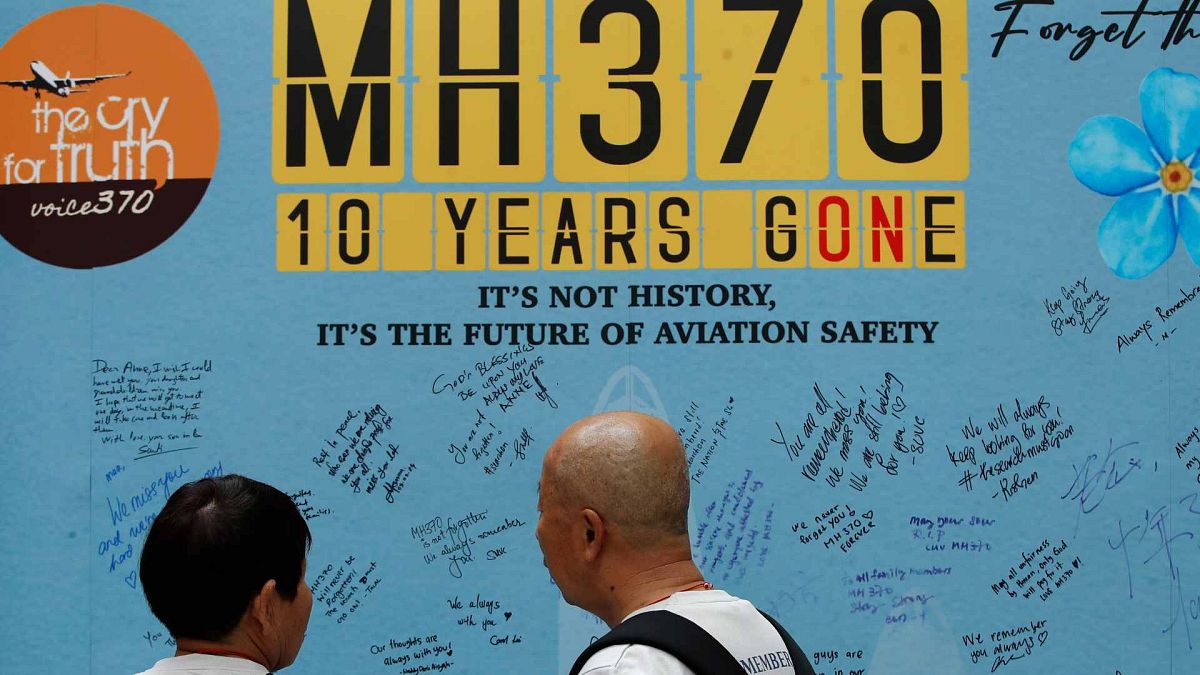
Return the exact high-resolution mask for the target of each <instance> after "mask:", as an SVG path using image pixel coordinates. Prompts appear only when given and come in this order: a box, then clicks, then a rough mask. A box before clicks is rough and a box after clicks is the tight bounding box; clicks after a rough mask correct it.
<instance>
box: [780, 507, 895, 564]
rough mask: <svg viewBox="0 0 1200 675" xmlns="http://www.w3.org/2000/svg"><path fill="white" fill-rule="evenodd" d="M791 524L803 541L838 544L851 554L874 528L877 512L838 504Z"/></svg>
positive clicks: (831, 545)
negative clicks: (851, 550)
mask: <svg viewBox="0 0 1200 675" xmlns="http://www.w3.org/2000/svg"><path fill="white" fill-rule="evenodd" d="M810 520H811V521H812V524H811V525H810V524H809V521H808V520H804V521H801V522H798V523H794V524H792V532H794V533H796V534H798V535H799V537H800V543H802V544H809V543H812V542H816V541H819V542H821V544H822V545H823V546H824V547H825V548H826V549H830V548H833V547H834V546H837V548H838V549H839V550H841V551H842V553H848V552H849V551H850V549H851V548H853V547H854V545H855V544H857V543H858V542H859V541H860V540H861V539H862V538H863V537H865V536H867V534H868V533H870V532H871V530H874V529H875V512H874V511H870V510H868V511H863V512H861V513H860V512H859V511H857V510H855V509H854V508H853V507H852V506H850V505H849V504H845V505H839V504H835V505H833V506H831V507H829V508H828V509H825V510H824V511H822V512H821V513H818V514H816V515H815V516H813V517H812V518H811V519H810Z"/></svg>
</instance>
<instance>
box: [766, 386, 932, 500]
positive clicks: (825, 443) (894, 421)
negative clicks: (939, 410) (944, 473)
mask: <svg viewBox="0 0 1200 675" xmlns="http://www.w3.org/2000/svg"><path fill="white" fill-rule="evenodd" d="M903 394H904V383H903V382H902V381H901V380H900V378H898V377H897V376H896V375H894V374H892V373H890V372H889V373H884V375H883V377H882V378H881V379H880V382H879V383H878V384H877V385H874V386H873V387H872V389H871V391H870V392H868V391H867V388H866V387H865V386H859V387H858V395H856V396H855V397H854V398H850V397H848V396H847V395H846V394H845V393H843V392H842V390H841V389H839V388H837V387H835V388H833V389H832V390H830V393H829V394H826V390H825V389H823V388H822V387H821V385H820V384H818V383H816V382H814V383H813V385H812V396H813V404H812V408H811V409H809V410H808V411H807V412H805V413H803V414H802V415H801V414H797V415H796V418H795V419H798V420H800V421H799V422H794V421H793V422H786V423H785V422H776V423H775V429H774V432H773V434H772V435H771V436H770V437H769V441H770V443H771V444H772V445H773V446H775V447H777V448H779V449H781V450H783V451H784V452H785V453H786V456H787V458H788V460H789V461H791V462H795V463H797V464H799V466H800V475H801V476H802V477H803V478H805V479H806V480H809V481H812V482H816V481H818V480H821V481H822V482H824V483H825V484H826V485H828V486H829V487H831V488H837V487H839V486H841V485H842V484H843V482H842V481H843V479H844V480H845V481H846V483H847V484H849V486H850V487H851V488H852V489H854V490H856V491H858V492H863V491H864V490H866V489H867V486H868V482H869V481H870V479H871V477H872V476H874V475H885V476H890V477H895V476H898V475H900V468H901V466H902V463H907V464H910V465H915V464H916V463H917V457H918V456H920V455H922V454H924V452H925V419H924V418H923V417H921V416H920V415H916V414H913V413H912V412H911V411H909V410H908V407H909V404H908V402H907V401H906V400H905V399H904V395H903ZM797 427H798V428H799V430H797Z"/></svg>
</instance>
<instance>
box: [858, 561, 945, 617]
mask: <svg viewBox="0 0 1200 675" xmlns="http://www.w3.org/2000/svg"><path fill="white" fill-rule="evenodd" d="M952 572H953V568H951V567H938V566H933V567H907V568H905V567H889V568H883V569H880V568H870V569H864V570H862V571H861V572H858V573H856V574H854V575H852V576H846V577H845V578H844V579H843V581H844V583H845V585H846V587H847V590H846V596H847V598H848V599H849V601H850V613H851V614H866V615H872V616H874V615H878V616H881V617H882V618H883V622H884V625H900V624H906V623H923V622H924V621H925V619H926V617H927V615H928V611H927V608H928V605H929V602H930V601H931V600H933V599H934V597H935V596H934V594H933V593H931V592H929V591H927V590H924V589H923V588H922V587H920V586H917V585H916V584H920V583H923V582H926V581H930V580H935V579H939V578H943V577H948V576H950V574H951V573H952Z"/></svg>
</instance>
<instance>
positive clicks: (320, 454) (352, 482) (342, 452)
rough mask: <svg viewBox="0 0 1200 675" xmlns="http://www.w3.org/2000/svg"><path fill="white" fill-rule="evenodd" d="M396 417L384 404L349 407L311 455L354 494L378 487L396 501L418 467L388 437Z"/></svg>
mask: <svg viewBox="0 0 1200 675" xmlns="http://www.w3.org/2000/svg"><path fill="white" fill-rule="evenodd" d="M394 421H395V420H394V419H393V418H392V416H391V414H389V413H388V411H387V410H385V409H384V408H383V406H382V405H375V406H374V407H371V408H368V409H366V410H347V411H346V415H345V417H344V418H343V419H342V422H341V424H339V425H338V427H337V429H336V430H335V431H334V432H333V433H332V434H331V435H329V436H328V437H326V438H325V440H324V442H323V444H322V445H321V447H320V448H319V449H318V451H317V454H316V456H314V457H313V458H312V462H313V464H315V465H316V466H318V467H320V468H321V469H323V470H324V471H325V473H326V474H328V475H329V477H330V478H337V479H339V480H340V481H341V483H342V485H345V486H347V487H348V488H350V491H351V492H353V493H354V494H368V495H369V494H371V493H373V492H376V491H378V492H380V493H381V494H383V498H384V501H386V502H387V503H389V504H394V503H395V502H396V495H397V494H399V493H400V492H402V491H403V490H404V487H405V485H406V484H407V483H408V479H409V477H411V476H412V474H413V472H414V471H416V470H417V464H416V463H415V462H407V461H405V460H404V459H401V458H400V446H399V445H397V444H396V443H393V442H389V441H388V440H387V436H389V433H388V432H390V431H391V430H392V424H393V423H394Z"/></svg>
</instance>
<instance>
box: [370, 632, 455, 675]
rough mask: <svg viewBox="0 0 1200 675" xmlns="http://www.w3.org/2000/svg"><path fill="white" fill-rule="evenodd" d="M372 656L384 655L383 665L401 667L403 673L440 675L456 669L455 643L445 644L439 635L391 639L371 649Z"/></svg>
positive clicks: (446, 642) (431, 634)
mask: <svg viewBox="0 0 1200 675" xmlns="http://www.w3.org/2000/svg"><path fill="white" fill-rule="evenodd" d="M370 650H371V655H372V656H380V655H383V659H382V662H383V665H385V666H400V672H401V673H405V674H408V673H414V674H415V673H440V672H442V671H445V670H449V669H450V668H453V667H454V661H452V660H451V659H450V657H452V656H454V642H452V641H445V642H443V641H442V639H441V638H440V637H438V635H437V633H430V634H427V635H425V636H424V637H422V636H420V635H412V636H407V637H402V638H389V639H388V641H387V642H384V643H382V644H373V645H371V647H370Z"/></svg>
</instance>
